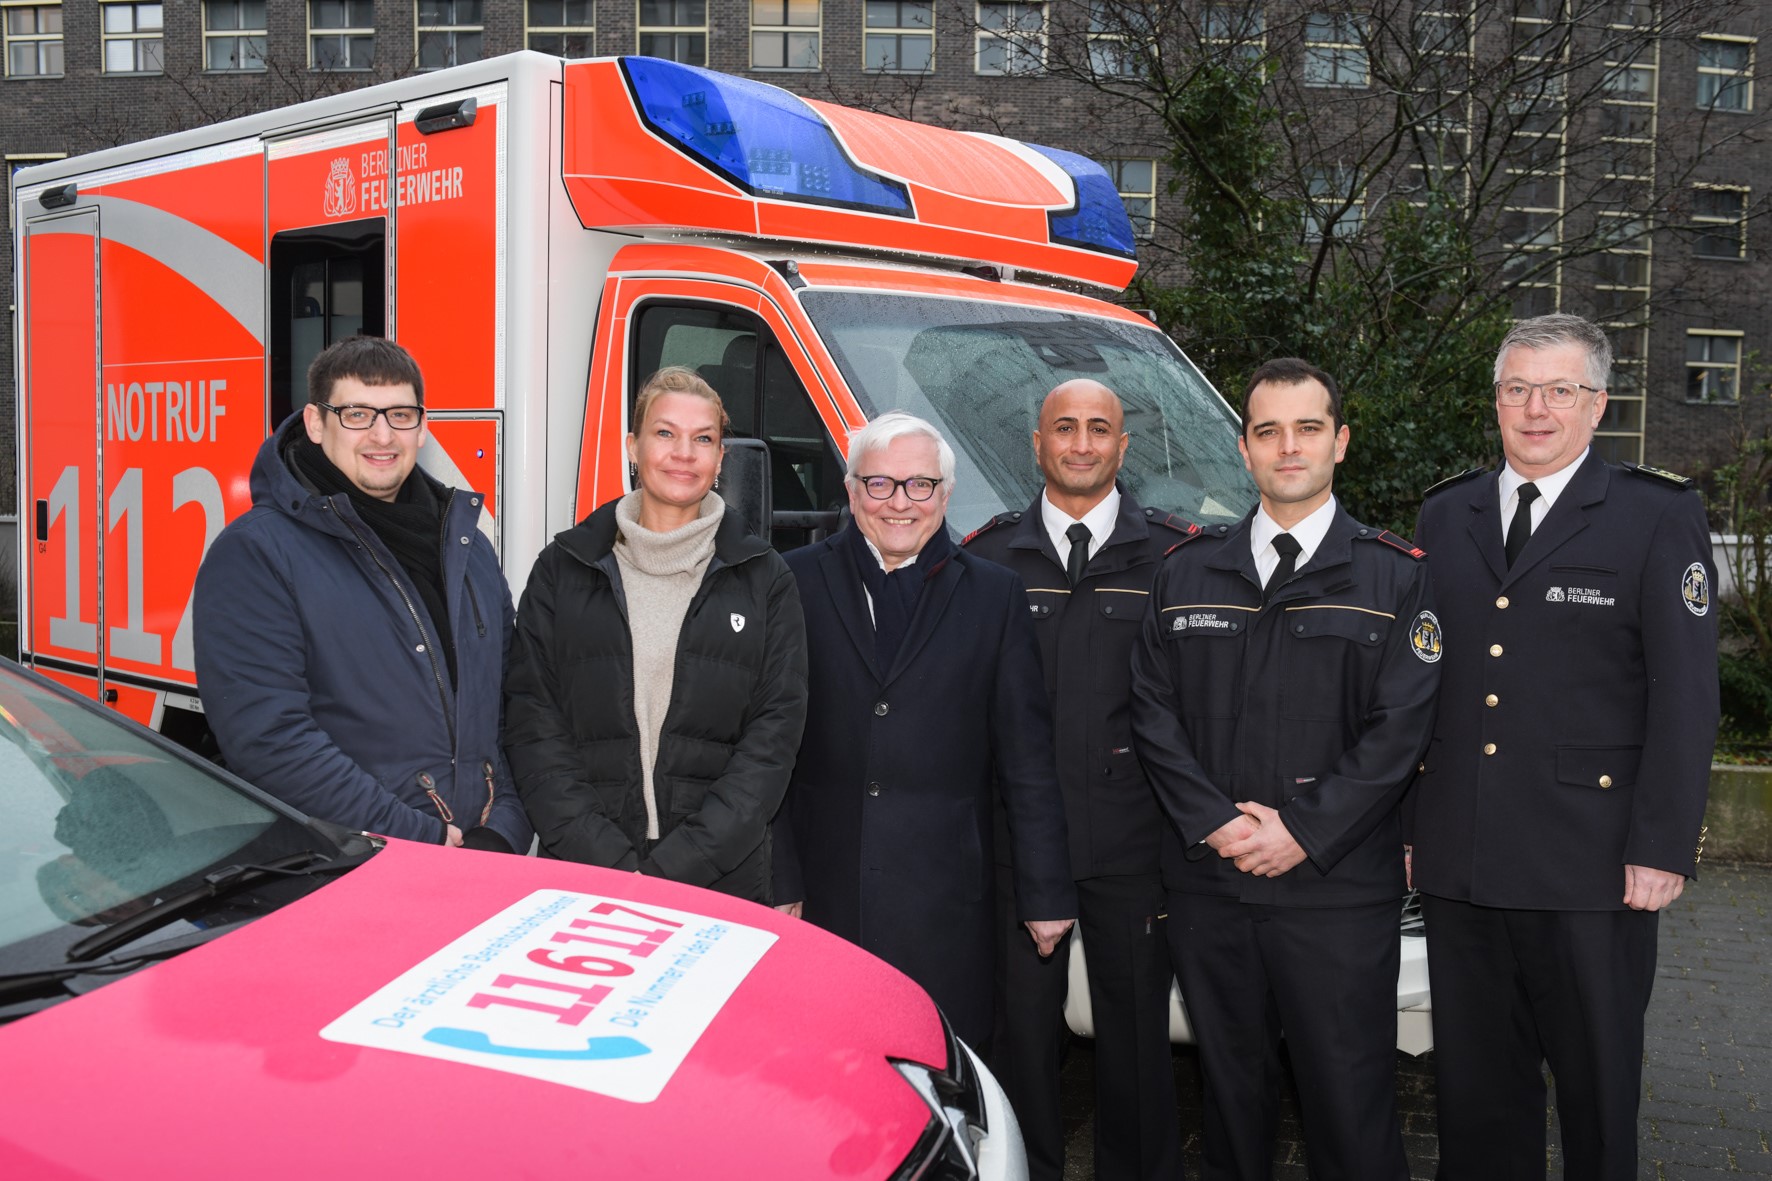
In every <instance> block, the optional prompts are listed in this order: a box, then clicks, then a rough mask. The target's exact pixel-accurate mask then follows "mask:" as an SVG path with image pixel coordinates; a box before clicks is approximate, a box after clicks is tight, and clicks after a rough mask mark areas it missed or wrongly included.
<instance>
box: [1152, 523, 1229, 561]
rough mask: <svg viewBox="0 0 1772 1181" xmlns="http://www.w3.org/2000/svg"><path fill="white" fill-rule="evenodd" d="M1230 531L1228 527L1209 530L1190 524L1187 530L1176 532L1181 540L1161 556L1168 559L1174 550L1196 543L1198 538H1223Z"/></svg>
mask: <svg viewBox="0 0 1772 1181" xmlns="http://www.w3.org/2000/svg"><path fill="white" fill-rule="evenodd" d="M1230 531H1231V527H1230V526H1229V525H1214V526H1213V527H1212V528H1210V529H1203V528H1201V527H1200V526H1198V525H1192V524H1190V525H1188V527H1187V528H1185V529H1181V530H1178V532H1179V533H1180V534H1181V540H1180V541H1178V542H1176V543H1175V544H1174V545H1172V546H1170V547H1169V548H1168V549H1166V550H1164V551H1163V556H1164V557H1165V558H1166V557H1168V556H1169V555H1170V554H1172V553H1174V552H1175V551H1176V550H1178V549H1180V548H1181V547H1182V546H1184V545H1186V544H1187V543H1188V542H1190V541H1198V540H1199V539H1200V538H1202V537H1207V536H1211V537H1223V536H1224V535H1225V534H1226V533H1229V532H1230Z"/></svg>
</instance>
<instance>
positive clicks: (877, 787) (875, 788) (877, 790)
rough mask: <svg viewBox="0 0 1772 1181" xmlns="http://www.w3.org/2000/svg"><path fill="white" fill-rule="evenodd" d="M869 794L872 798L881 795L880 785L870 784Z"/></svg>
mask: <svg viewBox="0 0 1772 1181" xmlns="http://www.w3.org/2000/svg"><path fill="white" fill-rule="evenodd" d="M868 794H869V795H871V796H877V795H879V794H880V785H879V784H878V783H870V784H868Z"/></svg>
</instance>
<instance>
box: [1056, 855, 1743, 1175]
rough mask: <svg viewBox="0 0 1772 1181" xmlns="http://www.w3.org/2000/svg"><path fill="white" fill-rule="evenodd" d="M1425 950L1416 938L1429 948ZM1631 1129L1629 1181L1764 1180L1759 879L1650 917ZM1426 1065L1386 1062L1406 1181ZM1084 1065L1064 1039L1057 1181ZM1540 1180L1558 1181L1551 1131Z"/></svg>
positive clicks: (1289, 1143) (1707, 881) (1423, 1162)
mask: <svg viewBox="0 0 1772 1181" xmlns="http://www.w3.org/2000/svg"><path fill="white" fill-rule="evenodd" d="M1431 937H1432V936H1431V935H1430V938H1431ZM1647 1035H1648V1037H1647V1049H1648V1053H1647V1062H1646V1064H1645V1067H1644V1078H1643V1082H1644V1097H1643V1106H1642V1118H1641V1121H1640V1122H1639V1125H1638V1129H1639V1133H1638V1134H1639V1144H1640V1146H1641V1147H1640V1151H1641V1160H1642V1167H1641V1170H1640V1173H1639V1177H1640V1178H1641V1179H1645V1181H1647V1179H1654V1181H1685V1179H1687V1178H1694V1179H1698V1181H1705V1179H1708V1178H1712V1177H1721V1176H1723V1175H1725V1174H1736V1175H1747V1176H1759V1177H1772V869H1769V868H1766V867H1762V866H1741V865H1707V866H1706V867H1705V869H1704V877H1703V879H1702V880H1700V881H1699V882H1697V883H1695V884H1694V885H1692V886H1691V887H1690V888H1688V889H1687V891H1686V893H1685V896H1684V897H1682V898H1681V899H1680V901H1679V902H1677V903H1675V905H1674V906H1673V908H1672V909H1670V910H1669V911H1668V912H1667V913H1666V914H1665V915H1664V916H1663V917H1662V925H1661V959H1660V964H1659V967H1658V968H1657V972H1656V982H1655V998H1654V1000H1653V1002H1652V1003H1651V1004H1650V1007H1649V1018H1648V1028H1647ZM1432 1061H1433V1060H1432V1056H1431V1054H1430V1055H1428V1056H1426V1057H1423V1058H1419V1059H1417V1058H1410V1057H1408V1056H1407V1055H1402V1054H1399V1055H1398V1056H1397V1095H1398V1102H1399V1106H1400V1107H1401V1110H1402V1113H1403V1135H1404V1140H1405V1147H1406V1148H1407V1150H1408V1153H1409V1162H1410V1165H1411V1169H1412V1172H1413V1174H1414V1176H1416V1177H1418V1178H1431V1177H1433V1175H1434V1166H1435V1164H1436V1163H1437V1158H1438V1148H1437V1143H1436V1141H1435V1138H1434V1082H1433V1065H1432ZM1094 1065H1095V1064H1094V1053H1093V1050H1092V1048H1091V1045H1090V1043H1089V1042H1088V1041H1087V1040H1084V1039H1075V1040H1074V1041H1073V1043H1072V1049H1071V1052H1070V1056H1069V1058H1068V1060H1067V1061H1066V1064H1065V1074H1064V1089H1065V1090H1064V1106H1065V1144H1066V1154H1067V1160H1066V1166H1065V1181H1087V1179H1089V1178H1090V1177H1091V1176H1092V1170H1091V1167H1090V1138H1091V1136H1092V1135H1093V1134H1094V1125H1093V1120H1092V1119H1091V1116H1090V1107H1091V1103H1092V1100H1091V1090H1092V1087H1093V1070H1094ZM1175 1078H1176V1084H1177V1088H1178V1090H1179V1091H1180V1109H1181V1110H1180V1119H1181V1121H1182V1128H1183V1131H1184V1134H1185V1135H1186V1136H1187V1150H1188V1158H1187V1170H1188V1176H1189V1177H1198V1176H1199V1126H1200V1084H1199V1069H1198V1059H1197V1058H1196V1056H1195V1054H1194V1053H1193V1051H1192V1049H1191V1048H1190V1047H1181V1046H1178V1047H1176V1051H1175ZM1547 1123H1548V1126H1549V1129H1550V1173H1549V1175H1550V1176H1551V1177H1553V1178H1556V1177H1561V1176H1562V1168H1561V1163H1560V1158H1559V1156H1558V1151H1557V1143H1556V1121H1555V1119H1554V1117H1552V1116H1550V1115H1549V1113H1547ZM1276 1156H1277V1160H1276V1163H1275V1167H1274V1178H1275V1181H1305V1177H1306V1174H1305V1169H1304V1154H1303V1145H1302V1144H1301V1143H1300V1142H1299V1131H1298V1117H1297V1109H1296V1107H1295V1105H1294V1104H1293V1102H1292V1099H1291V1097H1290V1096H1288V1097H1287V1102H1286V1111H1285V1116H1284V1122H1283V1124H1282V1127H1281V1144H1280V1148H1279V1151H1278V1153H1277V1154H1276Z"/></svg>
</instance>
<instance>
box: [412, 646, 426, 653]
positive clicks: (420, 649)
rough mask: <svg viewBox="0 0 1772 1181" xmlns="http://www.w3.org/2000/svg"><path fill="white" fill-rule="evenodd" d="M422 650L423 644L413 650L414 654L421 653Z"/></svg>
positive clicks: (423, 648)
mask: <svg viewBox="0 0 1772 1181" xmlns="http://www.w3.org/2000/svg"><path fill="white" fill-rule="evenodd" d="M424 650H425V646H424V645H423V644H420V645H419V646H418V647H416V648H414V649H413V651H414V652H423V651H424Z"/></svg>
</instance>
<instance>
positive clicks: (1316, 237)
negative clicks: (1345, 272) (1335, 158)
mask: <svg viewBox="0 0 1772 1181" xmlns="http://www.w3.org/2000/svg"><path fill="white" fill-rule="evenodd" d="M1352 171H1353V170H1352V169H1348V168H1344V167H1342V166H1340V165H1331V166H1328V167H1325V168H1316V169H1312V170H1311V171H1310V172H1308V173H1306V174H1305V178H1304V183H1305V191H1304V194H1303V203H1304V240H1305V241H1306V242H1311V243H1316V242H1325V241H1329V242H1345V241H1347V240H1348V239H1349V238H1355V237H1358V236H1359V234H1360V231H1361V230H1362V229H1363V228H1364V227H1365V225H1366V188H1365V186H1364V185H1362V186H1360V189H1359V191H1358V192H1357V193H1351V194H1350V193H1349V192H1348V189H1349V185H1348V183H1347V180H1348V175H1349V173H1350V172H1352ZM1319 185H1321V186H1322V187H1321V189H1320V190H1319V188H1318V186H1319ZM1322 197H1328V198H1329V201H1328V202H1327V203H1326V204H1327V205H1333V206H1342V205H1345V206H1346V208H1343V209H1341V210H1340V211H1339V212H1337V213H1336V214H1335V220H1334V222H1333V223H1329V222H1328V221H1327V220H1326V215H1327V214H1328V212H1329V209H1328V208H1327V207H1326V205H1325V203H1321V202H1320V198H1322ZM1350 218H1351V219H1352V221H1351V222H1350V221H1349V219H1350Z"/></svg>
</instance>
